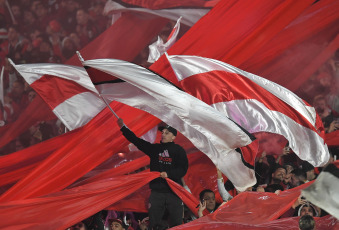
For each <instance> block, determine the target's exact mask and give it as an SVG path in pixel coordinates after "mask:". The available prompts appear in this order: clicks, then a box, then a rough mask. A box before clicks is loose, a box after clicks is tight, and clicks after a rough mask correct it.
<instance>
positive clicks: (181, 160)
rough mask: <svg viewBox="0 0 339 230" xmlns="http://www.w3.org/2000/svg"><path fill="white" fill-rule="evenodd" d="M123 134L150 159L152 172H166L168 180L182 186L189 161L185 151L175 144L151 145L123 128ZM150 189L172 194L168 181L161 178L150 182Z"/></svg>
mask: <svg viewBox="0 0 339 230" xmlns="http://www.w3.org/2000/svg"><path fill="white" fill-rule="evenodd" d="M121 131H122V134H123V135H124V136H125V137H126V139H127V140H128V141H130V142H131V143H133V144H134V145H135V146H136V147H137V148H138V149H139V150H141V151H142V152H144V153H145V154H146V155H147V156H149V157H150V170H151V171H157V172H166V173H167V176H168V178H170V179H171V180H173V181H175V182H177V183H178V184H181V185H182V182H181V178H182V177H183V176H185V174H186V172H187V169H188V160H187V155H186V152H185V150H184V149H183V148H182V147H181V146H180V145H177V144H175V143H174V142H169V143H159V144H151V143H149V142H147V141H145V140H143V139H140V138H138V137H137V136H136V135H135V134H134V133H133V132H132V131H131V130H129V129H128V128H126V127H125V126H123V127H122V128H121ZM150 188H151V189H152V190H156V191H158V192H170V191H171V189H170V187H169V185H168V184H167V182H166V180H165V179H163V178H161V177H159V178H156V179H154V180H152V181H151V182H150Z"/></svg>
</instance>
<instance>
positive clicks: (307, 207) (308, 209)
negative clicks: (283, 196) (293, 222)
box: [298, 198, 319, 216]
mask: <svg viewBox="0 0 339 230" xmlns="http://www.w3.org/2000/svg"><path fill="white" fill-rule="evenodd" d="M302 199H303V198H302ZM304 215H310V216H319V211H318V209H317V207H316V206H314V205H313V204H311V203H310V202H308V201H306V202H305V203H304V204H302V205H301V206H300V207H299V210H298V216H304Z"/></svg>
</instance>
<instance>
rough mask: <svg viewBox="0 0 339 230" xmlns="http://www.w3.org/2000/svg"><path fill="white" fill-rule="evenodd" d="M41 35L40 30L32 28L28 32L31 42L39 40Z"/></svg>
mask: <svg viewBox="0 0 339 230" xmlns="http://www.w3.org/2000/svg"><path fill="white" fill-rule="evenodd" d="M41 36H42V34H41V31H40V30H38V29H32V31H31V32H30V34H29V37H30V38H31V41H32V43H34V41H36V40H40V41H41V40H42V37H41ZM39 45H40V44H39ZM36 47H38V46H37V45H36Z"/></svg>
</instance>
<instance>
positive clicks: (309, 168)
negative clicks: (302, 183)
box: [301, 161, 317, 181]
mask: <svg viewBox="0 0 339 230" xmlns="http://www.w3.org/2000/svg"><path fill="white" fill-rule="evenodd" d="M301 168H302V170H303V171H304V172H305V173H306V179H307V180H308V181H311V180H314V179H315V178H316V177H317V176H316V174H315V172H314V166H313V165H311V164H310V163H308V162H307V161H303V162H302V164H301Z"/></svg>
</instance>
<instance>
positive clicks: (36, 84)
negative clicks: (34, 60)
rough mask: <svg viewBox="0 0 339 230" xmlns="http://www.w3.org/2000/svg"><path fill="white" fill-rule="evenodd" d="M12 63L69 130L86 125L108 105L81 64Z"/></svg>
mask: <svg viewBox="0 0 339 230" xmlns="http://www.w3.org/2000/svg"><path fill="white" fill-rule="evenodd" d="M12 65H13V67H14V68H15V69H16V70H17V71H18V72H19V73H20V74H21V76H22V77H23V78H24V79H25V80H26V82H27V83H28V84H29V85H30V86H31V87H32V88H33V89H34V90H35V91H36V92H37V93H38V94H39V95H40V96H41V97H42V99H43V100H44V101H45V102H46V103H47V104H48V105H49V107H50V108H51V109H52V111H53V112H54V114H55V115H56V116H57V117H58V118H59V119H60V120H61V121H62V123H63V124H64V125H65V126H66V127H67V128H68V129H69V130H73V129H76V128H79V127H81V126H83V125H85V124H87V123H88V122H89V121H90V120H91V119H92V118H93V117H94V116H95V115H97V114H98V113H99V112H100V111H101V110H102V109H103V108H104V107H105V103H104V102H103V101H102V99H101V98H100V97H99V96H98V93H97V90H96V89H95V87H94V85H93V83H92V82H91V79H90V78H89V77H88V75H87V72H86V70H84V69H83V68H81V67H76V66H70V65H61V64H51V63H48V64H23V65H15V64H14V63H13V62H12Z"/></svg>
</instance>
